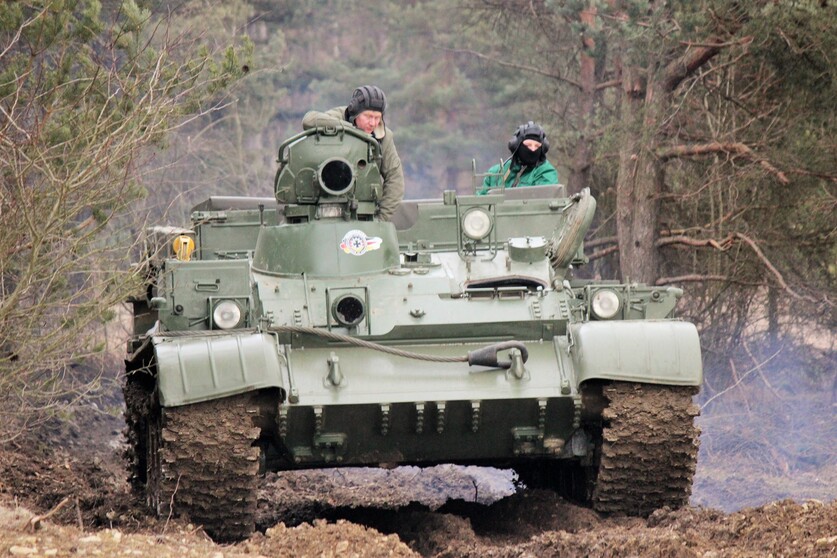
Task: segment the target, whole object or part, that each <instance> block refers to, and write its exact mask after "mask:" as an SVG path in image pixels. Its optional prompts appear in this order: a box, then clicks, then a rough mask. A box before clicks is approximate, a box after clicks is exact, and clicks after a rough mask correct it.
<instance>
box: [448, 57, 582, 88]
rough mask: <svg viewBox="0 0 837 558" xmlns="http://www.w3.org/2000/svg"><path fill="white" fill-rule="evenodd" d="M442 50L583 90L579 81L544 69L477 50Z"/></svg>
mask: <svg viewBox="0 0 837 558" xmlns="http://www.w3.org/2000/svg"><path fill="white" fill-rule="evenodd" d="M442 50H445V51H446V52H452V53H454V54H468V55H470V56H475V57H477V58H479V59H481V60H488V61H489V62H493V63H495V64H498V65H500V66H504V67H506V68H515V69H517V70H524V71H526V72H531V73H533V74H538V75H541V76H546V77H548V78H552V79H554V80H557V81H560V82H563V83H566V84H568V85H572V86H573V87H575V88H577V89H578V90H581V89H582V87H581V84H580V83H578V82H577V81H575V80H572V79H567V78H565V77H563V76H561V75H558V74H553V73H552V72H546V71H544V70H542V69H540V68H538V67H536V66H526V65H523V64H516V63H514V62H508V61H507V60H502V59H500V58H494V57H493V56H488V55H486V54H483V53H481V52H477V51H475V50H470V49H461V48H443V49H442Z"/></svg>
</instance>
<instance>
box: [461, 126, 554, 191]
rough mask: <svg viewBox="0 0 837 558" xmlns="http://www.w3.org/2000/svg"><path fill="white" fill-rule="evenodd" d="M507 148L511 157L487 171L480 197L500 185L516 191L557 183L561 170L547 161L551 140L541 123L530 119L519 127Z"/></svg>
mask: <svg viewBox="0 0 837 558" xmlns="http://www.w3.org/2000/svg"><path fill="white" fill-rule="evenodd" d="M508 147H509V151H510V152H511V157H509V158H508V159H507V160H506V161H504V162H502V163H500V164H497V165H494V166H493V167H491V168H490V169H488V173H487V174H488V176H486V177H485V179H484V180H483V183H482V188H481V189H480V191H479V192H477V193H478V194H480V195H483V194H487V193H488V190H489V188H499V187H501V186H503V187H505V188H516V187H518V186H540V185H543V184H558V171H556V170H555V167H553V166H552V164H551V163H550V162H549V161H547V160H546V152H547V151H549V140H548V139H547V138H546V132H545V131H544V129H543V128H542V127H541V125H540V124H535V123H534V122H532V121H531V120H530V121H529V122H527V123H526V124H522V125H520V126H518V127H517V131H516V132H515V133H514V135H513V136H512V139H511V140H509V144H508Z"/></svg>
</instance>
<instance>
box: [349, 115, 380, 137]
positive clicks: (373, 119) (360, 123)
mask: <svg viewBox="0 0 837 558" xmlns="http://www.w3.org/2000/svg"><path fill="white" fill-rule="evenodd" d="M383 117H384V115H383V114H382V113H381V112H379V111H377V110H365V111H363V112H361V113H360V114H358V115H357V118H355V127H356V128H360V129H361V130H363V131H364V132H366V133H367V134H371V133H372V131H373V130H374V129H375V128H377V127H378V124H380V123H381V118H383Z"/></svg>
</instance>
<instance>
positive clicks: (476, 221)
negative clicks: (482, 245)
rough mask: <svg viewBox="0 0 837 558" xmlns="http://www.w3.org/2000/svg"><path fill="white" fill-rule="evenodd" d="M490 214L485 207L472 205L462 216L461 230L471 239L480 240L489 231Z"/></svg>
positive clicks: (490, 223) (490, 224) (490, 225)
mask: <svg viewBox="0 0 837 558" xmlns="http://www.w3.org/2000/svg"><path fill="white" fill-rule="evenodd" d="M492 226H493V224H492V222H491V216H490V215H489V214H488V212H487V211H486V210H485V209H482V208H481V207H474V208H472V209H469V210H468V211H467V212H466V213H465V216H464V217H462V231H463V232H464V233H465V236H467V237H468V238H470V239H472V240H481V239H483V238H485V237H486V236H488V233H490V232H491V228H492Z"/></svg>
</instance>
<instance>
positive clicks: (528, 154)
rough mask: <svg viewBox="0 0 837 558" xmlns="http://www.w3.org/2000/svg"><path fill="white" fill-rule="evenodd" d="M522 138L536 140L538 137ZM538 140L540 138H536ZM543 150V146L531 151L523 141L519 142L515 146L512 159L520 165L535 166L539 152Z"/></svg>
mask: <svg viewBox="0 0 837 558" xmlns="http://www.w3.org/2000/svg"><path fill="white" fill-rule="evenodd" d="M524 139H534V140H537V139H538V138H534V137H533V138H524ZM538 141H540V140H538ZM542 151H543V146H541V147H539V148H537V149H536V150H534V151H532V150H531V149H529V148H528V147H526V146H525V145H523V142H520V145H519V146H518V147H517V151H516V152H515V154H514V159H515V161H516V162H517V163H520V166H522V167H534V166H536V165H537V164H538V163H539V162H540V160H541V152H542Z"/></svg>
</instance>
